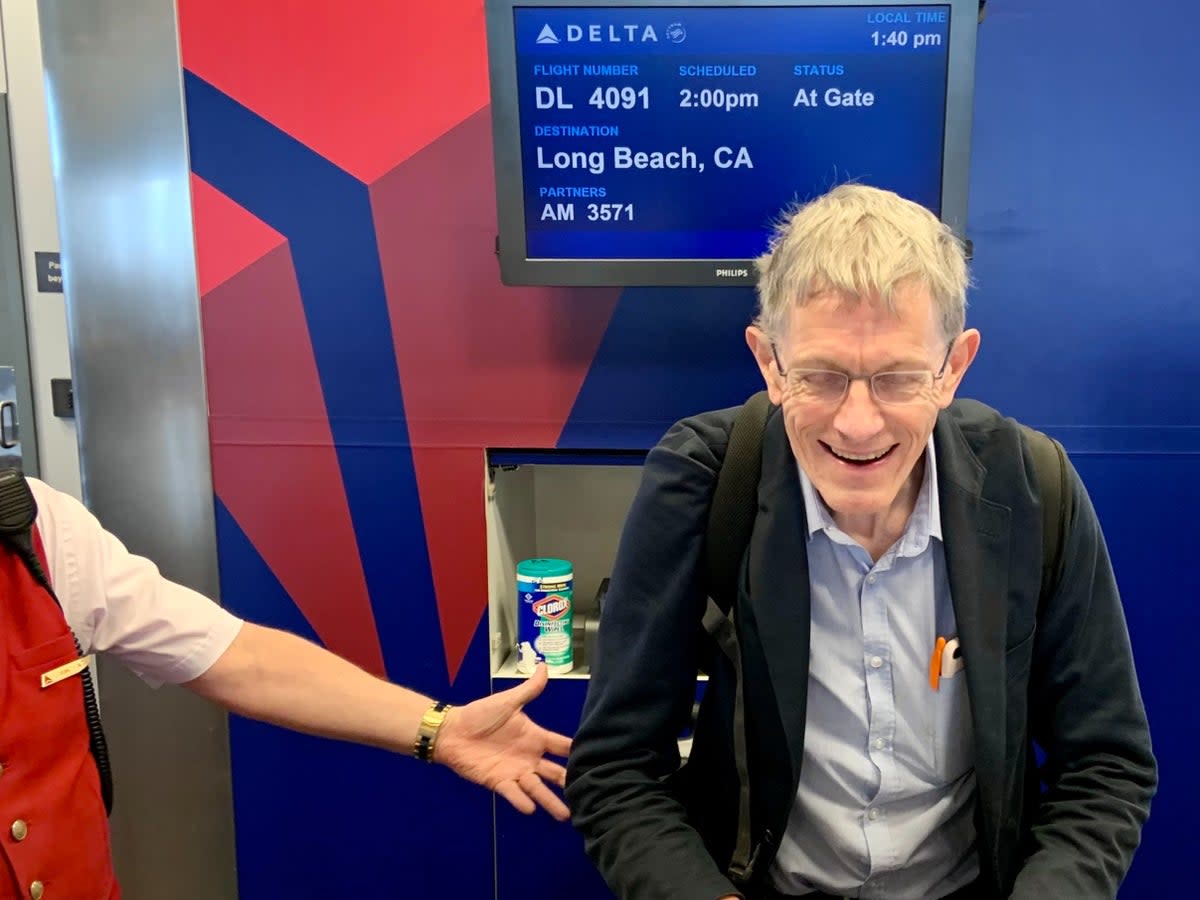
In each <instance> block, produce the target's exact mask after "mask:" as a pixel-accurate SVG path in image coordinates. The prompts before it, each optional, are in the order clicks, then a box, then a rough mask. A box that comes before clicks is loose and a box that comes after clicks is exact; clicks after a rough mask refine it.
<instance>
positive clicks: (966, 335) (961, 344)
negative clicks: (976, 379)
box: [938, 328, 981, 409]
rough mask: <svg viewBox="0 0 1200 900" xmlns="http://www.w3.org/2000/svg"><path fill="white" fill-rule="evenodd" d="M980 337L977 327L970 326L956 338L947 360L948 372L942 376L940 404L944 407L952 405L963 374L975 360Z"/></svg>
mask: <svg viewBox="0 0 1200 900" xmlns="http://www.w3.org/2000/svg"><path fill="white" fill-rule="evenodd" d="M980 339H981V338H980V334H979V329H977V328H968V329H967V330H966V331H964V332H963V333H962V334H960V335H959V336H958V337H957V338H956V339H955V341H954V347H953V349H951V351H950V356H949V358H948V359H947V360H946V372H945V374H944V375H943V376H942V395H941V399H940V402H939V404H938V405H939V406H941V408H942V409H945V408H946V407H947V406H949V405H950V401H951V400H953V399H954V395H955V393H956V392H957V391H958V386H959V385H960V384H962V380H963V376H964V375H966V374H967V369H969V368H970V367H971V363H973V362H974V361H975V354H977V353H978V352H979V342H980Z"/></svg>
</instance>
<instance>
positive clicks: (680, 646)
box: [567, 400, 1157, 900]
mask: <svg viewBox="0 0 1200 900" xmlns="http://www.w3.org/2000/svg"><path fill="white" fill-rule="evenodd" d="M735 414H736V409H730V410H721V411H718V412H714V413H706V414H704V415H701V416H697V417H695V418H692V419H687V420H684V421H682V422H680V423H678V424H677V425H675V426H674V427H673V428H672V429H671V430H670V431H669V432H668V433H667V435H666V436H665V437H664V438H663V440H662V441H661V442H660V443H659V445H658V446H657V447H655V448H654V449H653V450H652V451H651V452H650V454H649V455H648V456H647V459H646V466H645V470H644V475H643V480H642V484H641V487H640V489H639V491H638V494H637V496H636V498H635V500H634V503H633V506H632V509H631V510H630V513H629V517H628V520H627V522H626V525H625V530H624V533H623V535H622V538H621V544H620V549H619V551H618V555H617V561H616V564H615V567H614V570H613V575H612V581H611V585H610V589H609V593H608V598H607V601H606V606H605V609H604V614H603V619H602V623H601V628H600V632H599V637H598V646H597V652H596V659H595V660H594V662H593V666H592V673H591V681H590V684H589V688H588V698H587V703H586V705H585V707H584V713H583V721H582V723H581V725H580V728H579V732H578V734H577V735H576V737H575V741H574V746H573V749H572V752H571V758H570V763H569V767H568V783H567V799H568V802H569V803H570V806H571V808H572V817H573V821H574V823H575V825H576V827H577V828H579V829H580V831H582V833H583V835H584V837H585V843H586V847H587V851H588V853H589V855H590V856H591V858H592V859H593V861H594V862H595V863H596V865H597V867H598V868H599V870H600V872H601V874H603V876H604V877H605V879H606V880H607V881H608V884H609V885H610V887H611V888H612V889H613V891H614V892H615V893H616V894H617V896H618V897H621V898H632V900H657V898H672V900H714V898H717V897H722V896H725V895H727V894H733V893H736V891H735V890H734V888H733V886H732V885H731V883H730V882H729V880H728V879H727V878H726V877H725V875H724V868H725V866H726V865H727V864H728V862H729V859H730V856H731V854H732V850H733V844H734V839H735V829H736V821H737V809H738V804H737V801H738V780H737V775H736V772H735V769H734V762H733V752H732V739H731V735H732V727H733V726H732V709H733V696H734V678H733V671H732V667H731V666H730V665H729V664H728V663H727V662H726V661H725V660H724V659H722V658H720V657H719V656H713V655H712V654H711V653H710V652H709V651H710V649H711V648H710V646H709V638H708V637H707V636H706V635H705V634H704V633H703V632H702V631H701V630H700V627H699V622H700V619H701V616H702V614H703V611H704V606H705V598H706V591H705V586H704V576H703V552H704V533H705V524H706V516H707V512H708V506H709V501H710V498H711V494H712V489H713V484H714V481H715V477H716V472H717V470H718V469H719V467H720V463H721V459H722V458H723V456H724V453H725V447H726V444H727V442H728V436H729V429H730V427H731V425H732V422H733V418H734V415H735ZM763 442H764V443H763V474H762V478H761V481H760V483H759V493H758V503H759V511H758V516H757V519H756V521H755V527H754V534H753V537H752V539H751V542H750V546H749V548H748V550H747V553H746V556H745V558H744V560H743V567H742V575H741V585H740V595H739V597H738V600H737V603H736V604H735V607H734V620H735V622H736V624H737V629H738V638H739V643H740V646H741V653H742V665H743V669H744V673H745V703H746V720H747V725H746V727H747V730H748V741H747V743H748V757H749V758H748V763H749V771H750V783H751V825H752V835H753V838H754V841H755V843H756V844H757V845H758V846H759V848H760V849H759V857H758V860H757V865H756V868H755V880H754V883H753V884H752V885H751V886H750V888H748V892H749V893H750V894H751V895H753V894H754V893H756V890H757V887H758V886H761V885H762V884H763V883H764V882H763V879H764V878H765V876H766V872H767V869H768V866H769V864H770V862H771V860H772V859H773V857H774V855H775V852H776V850H777V849H778V846H779V841H780V838H781V837H782V835H783V833H784V830H785V828H786V825H787V820H788V815H789V813H790V811H791V809H792V806H793V803H794V799H795V795H796V788H797V784H798V782H799V777H800V763H801V759H802V758H803V747H804V725H805V704H806V699H807V691H808V656H809V616H810V611H809V583H808V564H807V557H806V550H805V547H806V542H805V538H804V536H805V534H806V528H805V515H804V501H803V498H802V496H801V492H800V484H799V478H798V475H797V471H796V462H795V458H794V456H793V455H792V452H791V449H790V446H789V444H788V440H787V436H786V434H785V432H784V429H783V421H782V418H781V416H780V415H779V414H778V412H775V413H774V414H773V415H772V416H771V418H770V420H769V421H768V423H767V427H766V431H765V433H764V437H763ZM934 444H935V447H936V452H937V473H938V490H939V498H940V504H941V518H942V532H943V534H944V536H945V555H946V565H947V568H948V570H949V580H950V591H951V595H952V599H953V603H954V611H955V616H956V618H957V622H958V633H959V639H960V640H961V642H962V646H963V651H964V654H965V658H966V676H967V688H968V693H969V696H970V701H971V713H972V720H973V724H974V732H975V770H976V776H977V782H978V792H977V798H976V799H977V806H976V816H975V817H976V825H977V833H978V851H979V863H980V870H981V875H980V885H981V892H982V895H983V896H986V897H1007V896H1010V895H1011V896H1014V897H1029V898H1037V900H1046V898H1071V900H1074V898H1088V900H1091V898H1103V897H1112V896H1115V894H1116V890H1117V886H1118V884H1119V883H1120V881H1121V878H1122V877H1123V876H1124V874H1125V872H1126V870H1127V869H1128V867H1129V863H1130V860H1131V858H1132V855H1133V852H1134V850H1135V849H1136V847H1137V844H1138V840H1139V836H1140V832H1141V826H1142V823H1143V822H1144V821H1145V819H1146V816H1147V815H1148V812H1149V805H1150V798H1151V797H1152V795H1153V793H1154V790H1155V787H1156V784H1157V773H1156V768H1155V762H1154V758H1153V755H1152V754H1151V750H1150V738H1149V732H1148V728H1147V724H1146V718H1145V712H1144V710H1143V707H1142V701H1141V696H1140V693H1139V691H1138V686H1137V680H1136V677H1135V675H1134V669H1133V661H1132V656H1131V653H1130V647H1129V638H1128V634H1127V631H1126V627H1125V620H1124V616H1123V613H1122V610H1121V604H1120V599H1119V597H1118V594H1117V587H1116V583H1115V581H1114V578H1113V574H1112V569H1111V566H1110V564H1109V558H1108V553H1107V550H1106V548H1105V545H1104V539H1103V536H1102V535H1101V532H1100V526H1099V523H1098V521H1097V519H1096V515H1095V511H1094V510H1093V508H1092V505H1091V502H1090V501H1089V499H1088V497H1087V493H1086V491H1085V490H1084V488H1083V485H1082V483H1081V482H1080V481H1079V478H1078V476H1077V475H1076V474H1075V472H1074V470H1073V469H1072V470H1071V472H1070V479H1069V485H1068V489H1069V490H1070V491H1072V492H1073V496H1074V510H1075V511H1074V516H1073V520H1072V521H1071V522H1070V526H1069V532H1068V534H1067V537H1066V542H1065V545H1064V571H1063V577H1062V579H1061V582H1060V586H1059V589H1058V591H1057V593H1056V594H1055V596H1054V597H1053V598H1051V599H1050V600H1049V601H1048V602H1046V603H1045V604H1044V605H1042V606H1041V608H1039V593H1040V587H1041V572H1042V539H1041V513H1040V506H1039V500H1038V486H1037V479H1036V476H1035V474H1034V469H1033V463H1032V459H1031V457H1030V453H1029V450H1028V448H1027V447H1026V446H1025V443H1024V438H1023V437H1022V435H1021V430H1020V429H1019V428H1018V427H1017V425H1016V423H1015V422H1013V421H1012V420H1010V419H1004V418H1002V417H1001V416H1000V415H999V414H997V413H996V412H995V411H993V410H991V409H989V408H988V407H986V406H983V405H982V404H979V403H976V402H974V401H969V400H960V401H955V403H954V404H953V405H952V406H951V407H950V408H949V409H948V410H946V411H944V412H943V413H942V414H941V415H940V416H939V417H938V421H937V425H936V427H935V430H934ZM701 659H706V660H711V663H710V665H709V671H710V673H711V674H710V679H709V681H708V683H707V685H706V686H705V690H704V697H703V702H702V703H701V706H700V712H699V716H698V719H697V722H696V726H695V733H694V742H693V747H692V752H691V756H690V758H689V760H688V762H687V763H686V765H684V766H683V767H682V768H681V767H680V766H679V754H678V745H677V738H678V737H679V736H680V734H681V733H682V732H684V731H685V729H686V728H687V727H688V726H689V723H690V722H691V720H692V711H693V704H694V700H695V696H696V688H697V683H696V673H697V666H698V663H699V662H700V661H701ZM1034 740H1036V742H1037V744H1038V745H1039V746H1040V747H1041V748H1042V749H1043V750H1044V751H1045V754H1046V759H1045V765H1044V767H1043V768H1042V770H1041V771H1040V773H1039V771H1038V769H1037V768H1036V764H1035V759H1034V756H1033V749H1032V746H1031V742H1032V741H1034ZM1039 775H1040V778H1041V780H1042V781H1044V782H1045V785H1046V789H1045V791H1044V792H1043V791H1042V790H1040V789H1039Z"/></svg>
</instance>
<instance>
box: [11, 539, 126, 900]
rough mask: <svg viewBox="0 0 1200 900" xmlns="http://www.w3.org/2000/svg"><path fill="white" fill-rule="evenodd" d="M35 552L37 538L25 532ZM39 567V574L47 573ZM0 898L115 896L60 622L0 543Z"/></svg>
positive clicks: (78, 687)
mask: <svg viewBox="0 0 1200 900" xmlns="http://www.w3.org/2000/svg"><path fill="white" fill-rule="evenodd" d="M34 542H35V546H36V548H37V550H38V555H39V556H41V557H42V559H43V566H45V562H44V560H45V554H44V553H43V551H42V542H41V538H40V536H39V535H38V534H37V532H36V530H35V531H34ZM48 571H49V569H48V568H47V572H48ZM0 653H2V654H3V656H2V658H0V767H2V768H0V858H2V859H3V864H2V865H0V900H17V898H21V900H41V898H44V900H118V898H119V897H120V890H119V888H118V887H117V883H116V879H115V877H114V876H113V869H112V852H111V848H110V846H109V836H108V819H107V817H106V816H105V813H104V802H103V800H102V799H101V797H100V778H99V775H98V774H97V772H96V764H95V762H94V761H93V759H92V756H91V753H90V751H89V747H88V730H87V723H86V720H85V719H84V714H83V686H82V682H81V680H80V677H79V675H77V674H76V675H71V676H69V677H65V678H62V679H60V680H58V681H56V682H54V683H53V684H51V685H49V686H48V687H45V688H43V687H42V675H43V674H44V673H46V672H50V671H52V670H54V669H56V668H58V667H59V666H61V665H63V664H64V663H69V662H71V661H72V660H74V659H77V658H78V657H79V654H78V652H77V651H76V649H75V641H74V638H73V637H72V635H71V630H70V628H69V627H68V626H67V621H66V618H65V617H64V616H63V613H62V610H61V609H60V608H59V606H58V604H57V603H55V602H54V599H53V598H52V597H51V596H50V595H49V594H48V593H47V592H46V591H45V589H44V588H42V586H41V585H39V584H38V583H37V581H36V580H35V579H34V577H33V575H31V574H30V573H29V570H28V569H27V568H26V567H25V563H24V562H23V561H22V560H21V558H20V557H19V556H17V555H16V554H15V553H13V552H12V551H11V550H9V549H8V548H7V547H6V546H2V545H0Z"/></svg>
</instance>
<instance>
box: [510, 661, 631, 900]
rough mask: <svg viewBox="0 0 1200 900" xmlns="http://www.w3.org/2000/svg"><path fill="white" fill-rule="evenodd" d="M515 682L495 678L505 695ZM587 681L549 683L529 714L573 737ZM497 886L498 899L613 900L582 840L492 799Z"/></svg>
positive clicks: (547, 820) (563, 826) (548, 821)
mask: <svg viewBox="0 0 1200 900" xmlns="http://www.w3.org/2000/svg"><path fill="white" fill-rule="evenodd" d="M514 684H517V682H516V681H515V680H509V679H497V680H496V681H495V682H494V684H493V687H494V689H495V690H503V689H505V688H507V687H511V686H512V685H514ZM586 691H587V680H586V679H582V678H552V679H551V680H550V683H549V684H548V685H547V686H546V690H545V691H544V692H543V693H542V696H541V697H539V698H538V699H537V700H535V701H534V702H533V703H531V704H530V705H529V707H528V709H529V714H530V715H531V716H533V717H534V718H535V719H536V720H537V722H539V723H540V724H542V725H544V726H545V727H547V728H551V729H553V730H555V731H559V732H562V733H564V734H574V733H575V730H576V729H577V728H578V727H579V714H580V712H581V711H582V709H583V698H584V695H585V693H586ZM495 803H496V887H497V890H498V895H499V896H500V897H501V898H510V900H516V898H519V897H527V896H528V897H545V898H548V900H549V898H554V900H560V898H561V900H612V896H613V895H612V892H611V891H609V889H608V887H607V886H606V885H605V884H604V880H603V879H602V878H601V877H600V875H599V874H598V873H597V872H596V870H595V868H594V867H593V866H592V864H591V862H590V861H589V860H588V858H587V856H586V855H585V854H584V852H583V837H582V836H581V835H580V834H579V833H578V832H576V831H575V830H574V829H573V828H572V827H571V826H570V825H568V824H565V823H560V822H555V821H554V820H553V819H551V818H550V817H549V816H545V815H538V816H524V815H521V814H520V813H518V812H517V811H516V810H514V809H513V808H512V807H511V806H509V805H508V803H507V802H505V801H504V800H502V799H500V798H496V801H495Z"/></svg>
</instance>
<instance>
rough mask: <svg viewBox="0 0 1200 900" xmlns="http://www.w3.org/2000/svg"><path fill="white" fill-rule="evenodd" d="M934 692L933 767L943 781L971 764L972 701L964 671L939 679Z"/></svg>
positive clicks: (972, 749)
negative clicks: (968, 693)
mask: <svg viewBox="0 0 1200 900" xmlns="http://www.w3.org/2000/svg"><path fill="white" fill-rule="evenodd" d="M932 693H933V705H934V710H933V734H934V742H933V756H934V769H935V771H936V773H937V777H938V779H939V780H940V781H941V783H942V784H950V783H951V782H954V781H957V780H958V779H959V778H961V777H962V776H963V774H965V773H966V772H967V771H968V770H969V769H970V768H971V767H972V766H973V764H974V754H975V747H974V738H973V729H972V727H971V701H970V698H969V697H968V695H967V673H966V671H965V670H960V671H958V672H956V673H954V675H952V676H950V677H945V676H943V677H942V678H941V679H940V680H939V681H938V689H937V691H935V692H932Z"/></svg>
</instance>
